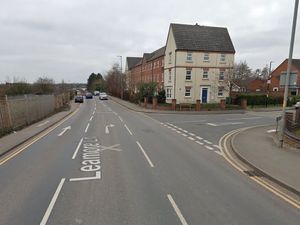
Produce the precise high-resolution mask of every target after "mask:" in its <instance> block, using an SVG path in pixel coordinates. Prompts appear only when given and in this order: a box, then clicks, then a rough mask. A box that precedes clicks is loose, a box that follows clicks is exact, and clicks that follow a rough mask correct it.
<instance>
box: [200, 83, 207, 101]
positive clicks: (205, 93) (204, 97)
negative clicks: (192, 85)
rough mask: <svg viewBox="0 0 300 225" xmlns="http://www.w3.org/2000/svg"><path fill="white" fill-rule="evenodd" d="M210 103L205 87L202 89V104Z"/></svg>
mask: <svg viewBox="0 0 300 225" xmlns="http://www.w3.org/2000/svg"><path fill="white" fill-rule="evenodd" d="M207 102H208V88H206V87H203V88H201V103H207Z"/></svg>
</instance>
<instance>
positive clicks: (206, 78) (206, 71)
mask: <svg viewBox="0 0 300 225" xmlns="http://www.w3.org/2000/svg"><path fill="white" fill-rule="evenodd" d="M208 71H209V70H203V74H202V79H205V80H208ZM204 72H205V73H207V74H206V75H207V77H204Z"/></svg>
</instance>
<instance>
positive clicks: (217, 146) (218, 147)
mask: <svg viewBox="0 0 300 225" xmlns="http://www.w3.org/2000/svg"><path fill="white" fill-rule="evenodd" d="M213 146H214V147H215V148H217V149H220V150H221V149H222V148H221V147H220V146H219V145H213Z"/></svg>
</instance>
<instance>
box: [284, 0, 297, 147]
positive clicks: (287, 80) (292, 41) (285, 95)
mask: <svg viewBox="0 0 300 225" xmlns="http://www.w3.org/2000/svg"><path fill="white" fill-rule="evenodd" d="M298 5H299V0H295V7H294V17H293V25H292V35H291V42H290V50H289V60H288V68H287V72H286V76H285V87H284V97H283V104H282V126H281V129H280V143H281V147H283V136H284V129H285V126H286V124H285V111H286V110H285V108H286V104H287V98H288V91H289V83H290V82H289V81H290V73H291V67H292V59H293V50H294V42H295V32H296V23H297V14H298Z"/></svg>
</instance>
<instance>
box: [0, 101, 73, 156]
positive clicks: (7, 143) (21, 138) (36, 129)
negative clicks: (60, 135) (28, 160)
mask: <svg viewBox="0 0 300 225" xmlns="http://www.w3.org/2000/svg"><path fill="white" fill-rule="evenodd" d="M78 106H79V105H78V104H77V103H74V102H71V103H70V108H68V109H66V110H64V111H61V112H58V113H55V114H54V115H52V116H50V117H47V118H45V119H43V120H41V121H38V122H36V123H34V124H31V125H30V126H28V127H25V128H24V129H22V130H18V131H14V132H12V133H10V134H8V135H6V136H4V137H2V138H0V156H2V155H4V154H6V153H7V152H9V151H10V150H11V149H13V148H16V147H17V146H18V145H20V144H22V143H24V142H26V141H28V140H29V139H30V138H32V137H34V136H36V135H38V134H39V133H41V132H43V131H44V130H45V129H47V128H49V127H51V126H53V125H54V124H56V123H57V122H59V121H61V120H62V119H63V118H65V117H67V116H68V115H70V114H71V113H72V112H74V111H75V110H76V109H77V108H78Z"/></svg>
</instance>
